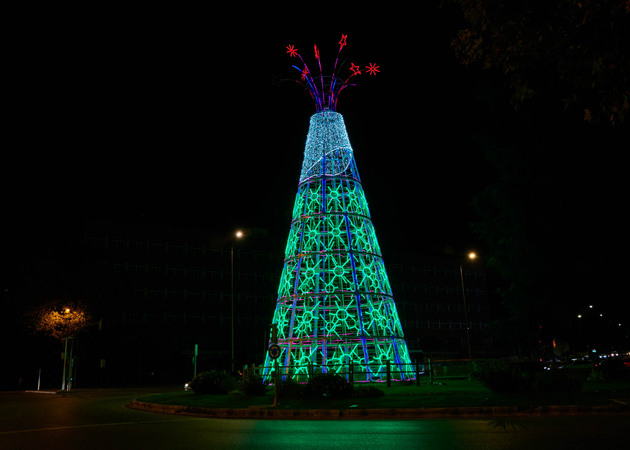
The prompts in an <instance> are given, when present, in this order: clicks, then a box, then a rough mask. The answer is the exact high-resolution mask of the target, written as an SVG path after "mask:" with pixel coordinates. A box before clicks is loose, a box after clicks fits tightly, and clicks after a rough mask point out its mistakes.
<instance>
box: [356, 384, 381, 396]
mask: <svg viewBox="0 0 630 450" xmlns="http://www.w3.org/2000/svg"><path fill="white" fill-rule="evenodd" d="M383 395H385V392H384V391H383V390H381V389H379V388H377V387H374V386H355V388H354V391H353V392H352V396H353V397H356V398H375V397H382V396H383Z"/></svg>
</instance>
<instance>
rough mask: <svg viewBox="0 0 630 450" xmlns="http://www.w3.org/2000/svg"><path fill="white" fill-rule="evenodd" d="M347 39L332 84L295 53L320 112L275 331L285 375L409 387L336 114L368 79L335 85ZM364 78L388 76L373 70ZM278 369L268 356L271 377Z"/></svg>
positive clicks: (353, 69) (309, 144) (397, 329)
mask: <svg viewBox="0 0 630 450" xmlns="http://www.w3.org/2000/svg"><path fill="white" fill-rule="evenodd" d="M346 39H347V36H346V35H342V38H341V41H340V42H339V52H338V53H337V58H336V60H335V64H334V67H333V70H332V72H331V74H330V75H328V76H326V75H325V74H324V72H322V69H321V61H320V55H319V49H318V48H317V46H315V59H316V62H317V66H318V68H319V75H314V74H313V73H312V72H311V71H310V70H309V68H308V66H307V65H306V63H305V62H304V59H303V58H302V56H301V55H300V53H299V52H298V50H297V49H296V48H295V47H294V46H292V45H290V46H288V47H287V53H288V54H289V56H290V57H292V58H297V59H298V60H299V61H300V63H299V66H296V65H294V66H293V67H294V68H295V69H297V70H298V71H299V72H300V79H299V80H298V82H299V83H301V84H303V85H304V87H305V88H306V89H307V91H308V92H309V93H310V95H311V96H312V97H313V99H314V101H315V104H316V108H317V112H316V114H314V115H313V116H312V117H311V120H310V127H309V131H308V135H307V138H306V147H305V151H304V162H303V164H302V172H301V174H300V181H299V184H298V191H297V195H296V197H295V204H294V208H293V217H292V220H291V229H290V231H289V237H288V239H287V245H286V250H285V259H284V267H283V269H282V275H281V277H280V285H279V287H278V297H277V303H276V309H275V313H274V316H273V322H272V323H273V324H274V325H275V326H276V327H277V344H278V345H279V346H280V348H281V354H280V357H279V359H278V361H279V363H280V366H281V373H283V374H284V375H288V374H293V375H299V374H308V373H309V372H311V371H313V372H331V371H332V372H338V373H347V370H348V368H349V367H350V366H352V367H353V369H354V373H355V376H354V378H355V380H357V381H358V380H376V379H382V378H384V377H385V372H386V367H387V366H389V367H390V370H391V374H392V376H393V377H394V378H399V379H406V378H410V377H413V368H412V365H411V360H410V358H409V353H408V350H407V344H406V343H405V340H404V336H403V330H402V327H401V324H400V319H399V318H398V313H397V311H396V305H395V303H394V297H393V295H392V290H391V287H390V284H389V280H388V278H387V272H386V271H385V265H384V263H383V258H382V256H381V250H380V248H379V245H378V240H377V238H376V234H375V232H374V226H373V225H372V220H371V218H370V212H369V209H368V204H367V201H366V199H365V194H364V192H363V187H362V185H361V178H360V177H359V172H358V170H357V165H356V162H355V159H354V155H353V150H352V147H351V145H350V141H349V139H348V134H347V132H346V127H345V124H344V120H343V117H342V116H341V114H339V113H337V112H336V107H337V101H338V98H339V94H340V93H341V92H342V91H343V90H344V89H345V88H346V87H348V86H352V85H353V84H351V82H352V81H354V77H356V76H358V75H361V68H360V67H359V66H357V65H355V64H354V63H351V65H350V66H349V76H348V77H347V78H346V79H345V80H344V79H343V78H341V77H338V76H337V69H338V62H339V55H340V54H341V51H342V49H343V47H344V46H345V45H346ZM364 69H365V71H366V72H367V73H368V74H370V75H375V74H376V73H377V72H379V71H380V70H379V66H376V65H375V64H369V65H368V66H366V67H365V68H364ZM272 364H273V360H271V358H270V357H269V355H267V359H266V361H265V377H266V378H268V377H269V375H270V373H271V370H272V369H271V366H272Z"/></svg>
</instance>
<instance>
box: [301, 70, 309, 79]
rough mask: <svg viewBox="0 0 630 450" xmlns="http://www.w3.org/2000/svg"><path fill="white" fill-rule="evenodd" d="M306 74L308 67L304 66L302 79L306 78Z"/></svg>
mask: <svg viewBox="0 0 630 450" xmlns="http://www.w3.org/2000/svg"><path fill="white" fill-rule="evenodd" d="M307 75H308V69H307V68H306V67H305V68H304V70H303V71H302V80H306V77H307Z"/></svg>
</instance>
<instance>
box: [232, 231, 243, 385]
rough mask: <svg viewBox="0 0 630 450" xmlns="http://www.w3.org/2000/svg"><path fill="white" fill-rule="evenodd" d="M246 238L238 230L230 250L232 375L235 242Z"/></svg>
mask: <svg viewBox="0 0 630 450" xmlns="http://www.w3.org/2000/svg"><path fill="white" fill-rule="evenodd" d="M243 236H245V233H243V231H242V230H236V232H235V233H234V237H235V239H232V246H231V248H230V299H231V301H230V303H231V335H232V338H231V341H232V373H234V241H235V240H238V239H241V238H242V237H243Z"/></svg>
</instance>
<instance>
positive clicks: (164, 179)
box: [1, 1, 627, 295]
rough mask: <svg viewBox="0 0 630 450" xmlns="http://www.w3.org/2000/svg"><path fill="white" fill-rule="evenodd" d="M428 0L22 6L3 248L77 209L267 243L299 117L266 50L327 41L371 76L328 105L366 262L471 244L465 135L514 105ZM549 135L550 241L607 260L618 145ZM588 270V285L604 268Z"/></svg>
mask: <svg viewBox="0 0 630 450" xmlns="http://www.w3.org/2000/svg"><path fill="white" fill-rule="evenodd" d="M439 3H441V2H439V1H435V2H430V3H429V4H423V5H424V6H423V10H422V11H420V12H417V11H415V10H414V12H410V11H406V10H403V9H401V10H387V9H385V8H383V9H382V8H378V9H377V10H375V11H374V12H370V11H361V12H360V13H359V12H356V11H355V13H354V14H350V15H347V16H346V15H344V14H342V13H341V12H340V11H339V10H338V9H336V8H333V9H332V10H331V12H324V11H318V12H317V11H311V13H310V14H309V15H307V14H297V13H295V14H293V13H292V11H291V9H290V8H289V9H288V12H287V11H285V12H284V14H283V15H277V14H274V12H273V11H270V10H268V9H263V10H260V11H255V10H251V9H247V11H246V13H244V12H243V11H240V8H241V7H240V6H238V7H231V8H230V7H229V8H226V9H225V10H224V9H222V10H221V12H220V13H219V12H218V11H202V12H199V11H192V10H191V11H183V10H178V11H170V10H157V9H153V10H137V11H131V10H127V11H124V12H122V11H113V10H109V11H68V14H67V15H65V14H64V13H63V12H60V11H56V14H55V15H54V20H52V19H51V17H49V16H47V14H46V12H41V13H40V14H39V15H38V16H37V17H35V16H32V15H25V16H24V17H23V18H22V25H23V26H22V27H19V28H20V31H19V32H18V33H16V34H15V35H14V36H13V37H12V42H11V43H12V44H15V45H12V48H13V49H14V52H15V53H14V55H12V56H15V63H14V64H13V65H12V69H13V70H12V73H13V74H14V77H15V80H14V85H15V89H13V92H12V93H13V94H14V97H15V99H16V102H15V104H14V106H13V107H12V115H11V118H10V121H9V123H8V126H9V129H11V130H12V132H13V135H14V136H15V139H13V142H12V144H11V146H10V147H11V148H7V149H6V152H5V153H6V155H5V156H6V161H7V163H6V164H4V165H3V175H4V176H3V180H2V183H3V189H2V194H1V195H2V199H3V204H4V212H5V215H4V222H5V224H6V225H8V229H9V230H10V231H9V232H8V233H6V236H7V237H8V241H10V242H12V243H15V242H19V240H20V239H26V240H27V241H28V240H32V239H37V240H38V242H41V244H42V245H46V243H47V242H50V241H51V240H55V239H56V238H57V236H63V235H64V234H67V233H73V232H77V231H80V230H81V229H82V226H83V220H84V219H85V218H107V219H121V220H144V221H150V222H154V223H167V224H172V225H180V226H184V227H191V228H207V229H212V230H219V231H229V230H233V229H235V228H236V227H260V228H267V229H269V230H270V232H271V235H272V237H273V239H277V246H276V248H277V249H278V250H279V251H281V250H282V249H283V248H284V243H285V241H284V240H285V239H286V235H287V233H288V228H289V222H290V218H291V209H292V204H293V200H294V196H295V193H296V189H297V182H298V178H299V173H300V168H301V163H302V157H303V151H304V143H305V139H306V134H307V131H308V124H309V117H310V116H311V115H312V114H313V113H314V112H315V108H314V103H313V102H312V100H311V99H310V97H309V96H308V94H307V93H306V92H305V91H303V90H302V88H301V87H300V86H299V85H297V84H296V83H294V82H293V81H292V80H295V79H296V75H297V73H296V71H295V70H294V69H292V68H291V64H292V63H294V62H295V60H292V59H291V58H290V57H289V56H288V55H287V54H286V46H287V45H289V44H292V45H295V46H296V47H297V48H298V49H299V50H300V52H301V54H302V55H303V57H304V58H305V59H306V60H307V62H314V58H313V51H312V48H313V44H317V45H318V47H319V48H320V51H321V55H322V64H323V67H324V69H326V68H327V67H332V65H333V63H334V58H335V56H336V53H337V49H338V42H339V39H340V37H341V34H342V33H343V34H347V35H348V40H347V43H348V45H347V47H345V48H344V50H343V53H342V59H343V57H347V58H348V59H347V62H346V64H349V63H350V62H356V63H357V64H359V65H361V66H365V65H366V64H368V63H375V64H377V65H379V66H380V70H381V72H380V73H379V74H378V75H377V76H376V77H370V76H367V75H363V76H361V77H360V78H358V79H357V86H355V87H351V88H348V89H346V90H345V91H344V93H343V94H342V95H341V97H340V100H339V104H338V112H340V113H341V114H343V116H344V119H345V122H346V125H347V129H348V133H349V137H350V142H351V143H352V146H353V149H354V154H355V158H356V160H357V164H358V168H359V172H360V174H361V177H362V181H363V187H364V189H365V192H366V195H367V199H368V202H369V206H370V209H371V213H372V219H373V222H374V224H375V227H376V231H377V235H378V238H379V241H380V244H381V248H382V250H383V253H384V256H385V257H386V259H387V255H388V253H397V252H404V251H414V252H418V253H431V254H435V253H438V254H439V253H443V252H444V249H446V248H449V247H450V248H452V249H453V250H454V251H455V252H456V253H459V252H464V251H466V250H467V249H469V248H478V249H480V253H483V245H482V244H481V243H480V242H479V240H478V238H477V237H475V236H474V235H473V234H472V233H471V231H470V223H471V222H473V221H475V220H478V217H475V215H474V213H473V210H472V208H471V206H470V202H471V200H472V199H473V197H474V196H475V195H476V194H477V193H479V192H480V191H481V190H482V189H483V188H484V187H486V186H488V185H492V184H493V183H494V182H495V181H496V177H497V173H496V172H495V169H493V168H492V166H491V165H490V163H489V162H488V161H487V159H486V157H485V156H484V153H483V150H482V149H481V148H480V145H479V140H478V137H479V132H480V130H485V129H502V127H503V124H504V123H507V122H508V121H509V120H511V119H509V117H511V115H512V114H513V112H514V111H513V108H512V106H511V105H510V104H509V99H508V95H507V94H505V89H504V88H503V87H502V86H501V83H502V81H503V80H501V77H500V76H497V74H496V73H494V74H493V73H492V72H487V71H483V70H481V69H479V68H478V67H473V68H470V67H468V68H467V67H463V66H462V65H460V64H459V62H458V61H457V60H456V58H455V54H454V52H453V49H452V48H451V46H450V41H451V39H453V37H454V36H455V34H456V32H457V30H458V29H459V28H460V27H461V26H462V24H461V19H460V17H459V15H458V14H457V13H456V12H454V10H452V9H449V8H440V7H438V6H437V5H438V4H439ZM243 8H245V7H244V6H243ZM262 17H265V18H268V17H271V19H264V20H263V19H262ZM347 17H349V18H347ZM284 80H288V81H284ZM12 86H13V85H12ZM488 86H490V87H491V88H492V89H488ZM540 111H544V105H543V107H542V108H541V110H540ZM554 120H555V119H554ZM563 120H564V119H563ZM566 120H569V121H571V120H574V121H575V123H576V125H575V126H576V128H580V127H584V124H583V123H582V121H581V118H577V119H575V118H568V119H566ZM515 121H516V119H514V121H513V122H515ZM510 126H512V127H513V128H516V129H517V126H516V125H515V124H514V123H511V124H510ZM553 126H555V125H554V124H553V120H551V121H550V122H549V126H548V128H549V130H551V129H552V128H553ZM539 129H540V128H539ZM566 130H567V128H566V127H565V128H563V129H562V132H559V131H558V132H556V133H555V135H553V136H552V139H553V140H554V142H555V143H559V145H558V148H559V149H560V150H561V151H557V152H551V153H549V157H548V160H545V165H546V164H547V161H548V171H549V173H551V174H552V175H553V173H554V171H557V172H558V174H559V177H558V183H559V184H560V183H568V184H566V186H569V187H568V188H566V186H565V188H563V189H562V192H563V195H565V197H564V199H563V201H564V202H565V203H566V204H568V205H570V208H569V209H570V215H569V216H567V218H566V224H567V226H564V227H563V228H562V230H561V234H562V238H563V240H564V242H563V245H562V247H559V252H564V251H566V249H567V248H569V247H571V246H573V247H574V248H577V247H580V246H584V248H585V252H587V253H586V254H587V255H588V256H587V258H588V260H589V261H591V262H592V264H594V265H598V267H602V266H606V267H608V268H610V267H611V266H612V265H613V264H614V263H613V261H614V258H615V257H616V256H617V255H619V254H620V252H621V250H620V248H621V242H620V241H621V237H620V234H619V232H620V226H621V225H620V224H621V221H620V219H619V211H620V209H621V205H622V203H621V200H620V198H619V194H620V190H621V189H620V188H621V184H620V181H619V180H620V178H619V177H618V175H619V170H620V168H621V167H622V165H621V164H619V161H617V159H618V158H619V156H620V155H621V154H622V153H623V152H621V150H620V149H622V148H623V147H624V146H623V144H621V142H623V140H622V139H618V140H616V141H614V142H615V145H610V143H609V142H606V143H604V144H603V145H602V146H599V145H598V144H597V143H598V141H597V140H596V139H594V141H593V142H594V144H593V142H590V143H588V144H583V145H584V146H583V147H574V146H573V145H574V144H576V142H573V141H571V139H569V138H570V133H568V134H567V133H566ZM519 132H520V133H523V134H524V135H525V134H527V133H528V132H529V131H528V130H527V129H523V130H520V131H519ZM615 132H616V133H618V134H620V132H619V131H618V130H617V131H615ZM626 136H627V135H626ZM510 138H512V139H513V140H518V139H520V137H519V136H511V137H510ZM538 139H540V140H542V141H544V140H545V139H547V136H545V135H540V136H538ZM564 143H566V145H564ZM589 145H590V146H589ZM625 147H627V145H626V146H625ZM550 178H551V179H553V178H554V177H553V176H551V177H550ZM602 179H603V181H601V182H600V181H597V180H602ZM572 187H575V193H574V194H572V193H571V189H572ZM608 205H612V206H608ZM541 214H542V213H541ZM573 244H575V245H573ZM578 253H579V252H578V251H575V252H572V254H571V255H567V261H568V264H576V261H575V257H576V255H577V254H578ZM593 261H594V262H593ZM589 270H590V269H589ZM604 272H606V278H605V279H602V280H601V283H602V284H605V285H606V286H607V288H606V292H607V295H608V293H611V292H616V290H615V289H613V288H611V287H610V285H609V283H610V282H614V281H613V280H614V279H615V278H614V277H613V275H612V272H611V271H610V270H608V269H605V270H604ZM598 282H599V281H598Z"/></svg>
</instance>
